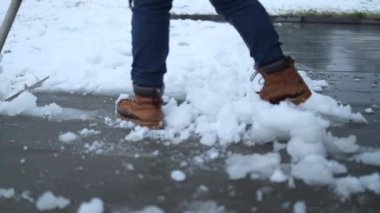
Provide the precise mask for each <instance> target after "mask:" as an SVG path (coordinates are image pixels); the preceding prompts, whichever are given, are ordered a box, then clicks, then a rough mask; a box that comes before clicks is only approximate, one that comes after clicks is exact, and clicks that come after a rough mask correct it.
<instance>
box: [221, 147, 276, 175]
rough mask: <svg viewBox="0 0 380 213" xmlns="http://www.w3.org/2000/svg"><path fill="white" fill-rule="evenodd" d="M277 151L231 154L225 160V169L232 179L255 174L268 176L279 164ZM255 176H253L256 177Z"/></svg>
mask: <svg viewBox="0 0 380 213" xmlns="http://www.w3.org/2000/svg"><path fill="white" fill-rule="evenodd" d="M280 161H281V159H280V155H279V154H278V153H268V154H264V155H261V154H253V155H241V154H233V155H231V156H230V157H229V158H228V159H227V160H226V171H227V173H228V175H229V177H230V179H232V180H237V179H242V178H245V177H246V176H247V175H254V176H255V175H256V176H258V178H266V177H270V176H271V175H272V174H273V172H274V171H275V169H276V168H277V167H278V166H279V164H280ZM256 176H255V177H256Z"/></svg>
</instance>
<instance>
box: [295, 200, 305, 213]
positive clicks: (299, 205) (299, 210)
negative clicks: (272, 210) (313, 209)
mask: <svg viewBox="0 0 380 213" xmlns="http://www.w3.org/2000/svg"><path fill="white" fill-rule="evenodd" d="M293 213H306V204H305V202H304V201H297V202H296V203H295V204H294V206H293Z"/></svg>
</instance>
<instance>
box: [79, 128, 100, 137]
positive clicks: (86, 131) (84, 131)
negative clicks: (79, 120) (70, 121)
mask: <svg viewBox="0 0 380 213" xmlns="http://www.w3.org/2000/svg"><path fill="white" fill-rule="evenodd" d="M100 133H101V131H98V130H94V129H87V128H84V129H82V130H80V131H79V132H78V134H80V135H81V136H83V137H88V136H92V135H98V134H100Z"/></svg>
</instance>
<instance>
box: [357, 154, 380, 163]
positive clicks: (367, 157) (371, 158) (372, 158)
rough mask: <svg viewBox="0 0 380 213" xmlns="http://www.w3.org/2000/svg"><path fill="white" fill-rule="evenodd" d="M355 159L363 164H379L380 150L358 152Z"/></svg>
mask: <svg viewBox="0 0 380 213" xmlns="http://www.w3.org/2000/svg"><path fill="white" fill-rule="evenodd" d="M357 159H358V160H359V161H360V162H362V163H364V164H368V165H372V166H380V151H376V152H366V153H363V154H360V155H358V156H357Z"/></svg>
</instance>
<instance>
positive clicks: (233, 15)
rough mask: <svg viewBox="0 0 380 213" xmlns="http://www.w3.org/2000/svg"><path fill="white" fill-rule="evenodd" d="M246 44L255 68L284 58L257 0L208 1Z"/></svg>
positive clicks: (267, 17) (276, 37) (276, 38)
mask: <svg viewBox="0 0 380 213" xmlns="http://www.w3.org/2000/svg"><path fill="white" fill-rule="evenodd" d="M210 2H211V3H212V5H213V6H214V7H215V9H216V11H217V12H218V13H219V14H220V15H222V16H223V17H224V18H225V19H226V20H227V21H228V22H229V23H230V24H232V25H233V26H234V27H235V28H236V30H237V31H238V32H239V33H240V35H241V37H242V38H243V40H244V41H245V43H246V44H247V46H248V48H249V50H250V55H251V57H252V58H253V59H254V60H255V63H256V65H257V66H262V65H266V64H270V63H272V62H275V61H278V60H280V59H282V58H284V55H283V53H282V50H281V47H280V45H281V43H280V42H279V36H278V34H277V32H276V30H275V29H274V27H273V24H272V22H271V20H270V17H269V15H268V13H267V12H266V10H265V9H264V7H263V6H262V5H261V4H260V2H259V1H258V0H210Z"/></svg>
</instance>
